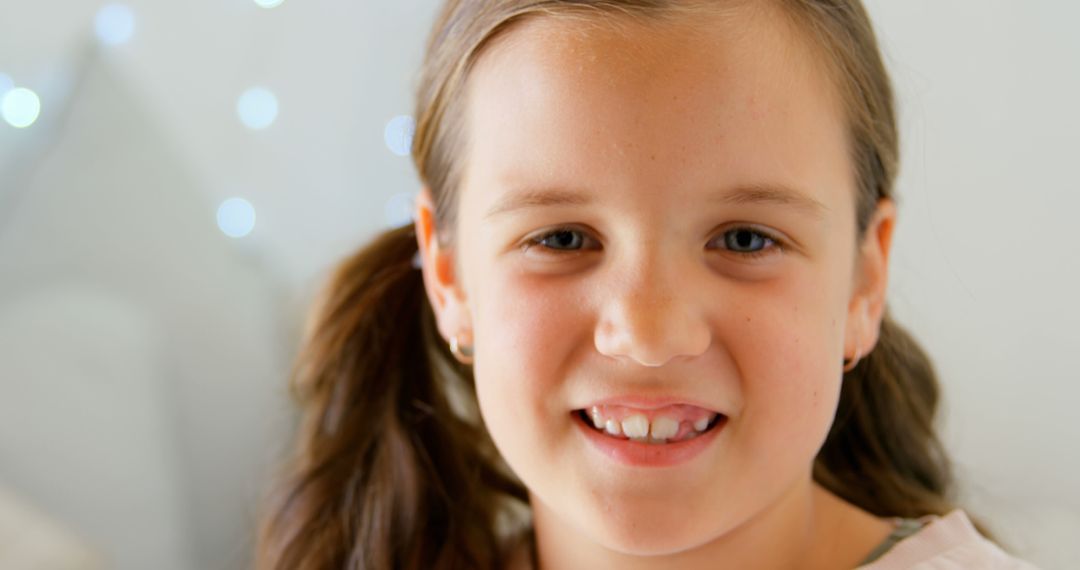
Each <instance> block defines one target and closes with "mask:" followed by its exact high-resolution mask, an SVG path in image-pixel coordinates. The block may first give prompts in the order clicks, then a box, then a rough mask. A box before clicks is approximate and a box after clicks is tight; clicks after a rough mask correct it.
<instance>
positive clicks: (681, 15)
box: [258, 0, 1030, 570]
mask: <svg viewBox="0 0 1080 570" xmlns="http://www.w3.org/2000/svg"><path fill="white" fill-rule="evenodd" d="M418 99H419V100H418V106H417V111H416V117H417V130H416V134H415V137H414V141H413V156H414V158H415V161H416V166H417V169H418V171H419V174H420V178H421V180H422V182H423V189H422V191H421V192H420V195H419V198H418V200H417V208H416V216H415V224H414V225H412V226H408V227H403V228H399V229H395V230H391V231H388V232H386V233H384V234H383V235H381V236H379V237H378V239H376V240H374V242H373V243H372V244H370V245H369V246H368V247H366V248H365V249H363V250H362V251H360V252H358V253H357V254H356V255H354V256H353V257H352V258H350V259H348V260H346V261H345V263H344V264H342V265H341V267H340V268H339V269H338V270H337V272H336V274H335V275H334V277H333V279H332V280H331V282H330V285H329V287H328V288H327V289H326V291H325V293H324V295H323V296H322V298H321V300H320V303H319V306H318V310H317V311H316V312H315V317H314V319H313V320H312V322H311V325H310V327H309V330H308V333H307V340H306V347H305V351H304V352H303V354H302V356H301V358H300V360H299V361H298V363H297V367H296V370H295V385H294V388H295V389H296V396H297V397H298V399H299V401H300V402H301V404H302V406H303V411H304V416H303V425H302V427H301V430H300V435H299V440H298V449H297V453H296V457H295V459H294V461H293V462H292V463H291V465H290V469H289V470H288V471H287V477H286V478H285V479H284V481H283V482H282V484H281V486H280V489H279V493H278V494H277V496H276V500H275V502H274V503H273V505H272V508H271V509H270V510H269V512H268V514H267V516H266V517H265V521H264V523H265V524H264V527H263V529H262V534H261V542H260V545H259V553H258V554H259V565H260V567H263V568H275V569H276V568H281V569H285V568H288V569H298V568H299V569H307V568H345V567H349V568H387V569H389V568H424V569H427V568H530V567H531V568H542V569H545V570H547V569H571V568H589V569H595V568H620V569H627V568H663V569H682V568H739V569H742V568H755V569H758V568H761V569H773V568H775V569H781V568H783V569H787V568H792V569H841V568H855V567H864V568H872V569H893V568H909V567H915V566H917V565H918V567H919V568H1024V567H1030V566H1029V565H1026V564H1025V563H1023V562H1021V561H1019V560H1016V559H1014V558H1012V557H1010V556H1009V555H1007V554H1005V553H1004V552H1003V551H1002V550H1001V549H1000V548H999V547H997V546H996V545H995V544H994V543H993V542H991V541H990V540H989V539H987V538H983V536H980V534H979V533H978V532H976V528H980V529H981V526H978V525H973V523H972V522H971V521H970V519H969V518H968V517H967V515H966V514H965V512H964V511H962V510H959V509H956V508H955V507H954V505H953V503H952V499H951V497H952V496H953V495H952V493H953V480H952V476H951V473H950V469H949V463H948V460H947V458H946V456H945V453H944V451H943V449H942V446H941V444H940V442H939V440H938V439H937V436H936V435H935V431H934V427H933V420H934V413H935V410H936V408H937V401H938V383H937V380H936V378H935V375H934V372H933V369H932V367H931V364H930V362H929V361H928V359H927V357H926V355H925V354H924V353H923V351H922V350H921V349H920V348H919V347H918V345H917V344H916V343H915V342H914V341H913V340H912V339H911V337H910V336H909V335H908V334H907V333H906V332H905V331H904V330H903V329H902V328H901V327H900V326H899V325H897V324H896V323H895V322H894V321H892V320H891V319H890V317H889V313H888V310H887V307H886V289H887V282H888V259H889V252H890V247H891V238H892V233H893V228H894V226H895V223H896V216H897V212H896V206H895V204H894V197H893V181H894V179H895V176H896V171H897V132H896V121H895V118H894V112H893V98H892V92H891V87H890V84H889V80H888V77H887V75H886V72H885V69H884V67H883V65H882V62H881V59H880V55H879V53H878V48H877V44H876V40H875V38H874V34H873V31H872V29H871V26H870V22H869V21H868V19H867V15H866V12H865V10H864V9H863V7H862V6H861V4H860V3H859V2H858V0H846V1H845V0H774V1H766V0H757V1H750V0H745V1H733V0H713V1H677V0H633V1H630V0H623V1H616V0H595V1H586V0H450V1H449V2H448V3H447V5H446V6H445V8H444V9H443V11H442V12H441V15H440V16H439V18H438V20H437V22H436V24H435V28H434V30H433V33H432V35H431V39H430V42H429V45H428V51H427V56H426V60H425V65H424V69H423V74H422V77H421V82H420V85H419V93H418ZM983 534H986V533H985V532H984V533H983Z"/></svg>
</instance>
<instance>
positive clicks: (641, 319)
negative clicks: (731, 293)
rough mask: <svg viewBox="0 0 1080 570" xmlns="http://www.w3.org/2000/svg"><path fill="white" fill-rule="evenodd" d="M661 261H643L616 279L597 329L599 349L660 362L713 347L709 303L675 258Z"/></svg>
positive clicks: (646, 362)
mask: <svg viewBox="0 0 1080 570" xmlns="http://www.w3.org/2000/svg"><path fill="white" fill-rule="evenodd" d="M661 265H664V264H656V263H653V264H650V265H648V266H641V265H639V266H638V269H637V270H635V271H633V272H632V273H633V274H632V275H630V276H629V277H620V278H617V279H613V281H615V282H617V283H618V285H617V286H614V287H612V288H610V290H609V291H610V294H609V295H608V296H607V297H606V298H605V299H604V300H603V302H602V307H603V310H602V311H601V316H600V319H599V321H598V322H597V326H596V331H595V343H596V349H597V350H598V351H599V352H600V353H601V354H604V355H607V356H611V357H615V358H630V359H633V360H634V361H637V362H638V363H640V364H642V365H644V366H651V367H657V366H663V365H664V364H666V363H667V362H668V361H670V360H672V359H674V358H679V357H694V356H697V355H700V354H702V353H703V352H705V350H706V349H707V348H708V347H709V344H710V343H711V342H712V335H711V333H710V331H709V327H708V321H707V319H706V311H705V307H704V306H703V304H702V303H701V302H698V301H697V300H696V299H695V296H694V295H695V294H694V290H693V288H692V287H691V286H690V285H689V284H687V283H686V280H685V279H682V280H680V278H679V273H680V272H679V271H678V270H677V268H676V267H675V264H674V263H669V264H666V265H667V266H668V267H661ZM683 274H684V275H685V273H683ZM680 282H682V285H680Z"/></svg>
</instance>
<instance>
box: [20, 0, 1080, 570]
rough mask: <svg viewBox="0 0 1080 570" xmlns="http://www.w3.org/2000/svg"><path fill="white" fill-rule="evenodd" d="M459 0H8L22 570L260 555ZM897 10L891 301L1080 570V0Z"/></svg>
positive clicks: (394, 201)
mask: <svg viewBox="0 0 1080 570" xmlns="http://www.w3.org/2000/svg"><path fill="white" fill-rule="evenodd" d="M437 4H438V3H437V2H436V1H435V0H403V1H400V2H397V1H395V2H384V1H379V2H376V1H369V0H360V1H352V2H344V1H329V0H323V1H315V2H313V1H300V0H285V1H284V2H281V1H280V0H260V2H254V1H253V0H212V1H209V0H192V1H189V2H161V1H152V0H126V1H125V2H123V3H107V2H100V1H90V0H0V103H2V104H0V111H2V113H0V118H2V119H3V120H0V568H31V567H34V568H37V567H48V568H119V569H136V568H164V569H188V568H192V569H194V568H198V569H219V568H220V569H225V568H242V567H246V566H247V565H249V564H250V551H251V545H252V542H253V528H254V521H255V516H256V503H257V500H258V498H259V497H260V495H261V493H262V492H263V490H264V488H265V485H266V481H267V476H268V473H269V469H270V466H272V465H274V464H275V462H276V460H277V458H278V457H279V456H280V454H281V453H282V452H283V451H284V450H285V449H286V448H287V446H288V443H289V437H290V435H291V428H292V421H293V419H294V418H293V415H292V410H291V408H290V407H289V402H288V399H287V396H286V384H285V383H286V378H287V375H288V367H289V365H290V364H291V361H292V358H293V357H294V355H295V351H296V348H297V342H298V338H299V328H300V325H301V321H302V318H303V315H304V311H305V310H306V307H307V305H308V303H309V302H310V300H311V297H312V295H313V293H314V292H315V290H316V288H317V287H318V285H319V284H320V283H321V281H322V279H324V278H325V277H326V275H327V272H328V271H329V269H330V268H331V267H332V265H333V264H334V263H335V261H336V260H337V259H339V258H340V257H341V256H343V255H345V254H346V253H348V252H349V251H351V250H352V249H354V248H356V247H358V246H359V245H360V244H361V243H362V242H364V241H365V240H366V239H368V238H370V237H371V236H372V235H373V234H374V233H376V232H378V231H381V230H383V229H385V228H388V227H391V226H396V225H400V224H403V223H408V222H409V211H410V210H409V209H410V207H411V200H412V197H413V195H414V194H415V193H416V191H417V190H418V186H417V178H416V175H415V174H414V172H413V170H412V166H411V162H410V160H409V158H408V156H407V153H408V150H407V149H408V145H409V140H410V136H411V130H410V129H411V122H410V121H411V119H410V118H409V117H408V115H409V114H410V113H411V112H412V88H413V86H414V82H415V77H416V71H417V69H418V66H419V63H420V56H421V52H422V47H423V43H424V40H425V37H426V32H427V30H428V28H429V26H430V25H431V22H432V20H433V17H434V14H435V10H436V7H437ZM867 5H868V7H869V9H870V11H871V15H872V17H873V18H874V19H875V24H876V26H877V28H878V31H879V35H880V40H881V43H882V47H883V50H884V52H885V54H886V59H887V63H888V65H889V67H890V69H891V71H892V73H893V79H894V81H895V83H896V88H897V92H898V97H899V106H900V113H901V128H902V135H903V141H904V145H903V153H904V155H903V172H902V175H901V179H900V182H899V192H900V200H901V203H900V218H899V224H898V228H897V231H896V236H895V242H894V243H895V245H894V256H893V259H892V268H893V269H892V274H891V280H892V281H891V284H890V302H891V304H892V306H893V310H894V312H895V313H896V315H897V317H898V319H899V320H900V321H901V322H903V323H905V324H907V325H908V326H909V328H911V329H912V330H913V332H914V333H915V334H916V336H917V337H918V338H919V339H920V340H921V341H922V343H923V344H924V346H925V347H926V348H927V350H928V351H929V353H930V354H931V356H932V357H933V358H934V360H935V362H936V364H937V366H938V370H939V373H940V375H941V378H942V380H943V383H944V392H945V394H944V397H945V404H944V410H943V415H944V417H943V418H942V427H943V433H944V435H945V440H946V443H947V445H948V447H949V449H950V450H951V452H952V453H953V455H954V457H955V460H956V464H957V469H958V474H959V475H960V477H961V480H962V483H963V484H964V491H963V492H964V494H963V498H964V499H965V500H966V506H967V507H968V508H969V510H971V511H973V512H975V513H977V514H980V515H982V516H983V517H984V518H985V519H986V520H988V521H989V522H990V523H991V527H992V528H993V529H994V530H996V531H997V532H998V534H999V535H1001V537H1002V538H1003V539H1005V541H1006V542H1007V543H1008V544H1009V545H1010V546H1011V547H1012V548H1013V550H1015V551H1016V552H1017V553H1019V554H1021V555H1023V556H1026V557H1027V558H1029V559H1031V560H1033V561H1035V562H1037V563H1039V564H1040V565H1042V566H1043V567H1045V568H1062V569H1064V568H1076V567H1080V542H1078V541H1077V540H1076V537H1078V536H1080V486H1077V485H1076V483H1075V482H1076V481H1077V480H1080V424H1077V422H1075V421H1074V418H1075V409H1076V407H1077V404H1078V403H1080V372H1078V371H1077V366H1076V361H1075V355H1076V354H1077V352H1080V332H1078V331H1080V301H1078V299H1077V297H1076V295H1077V291H1078V290H1080V245H1078V244H1080V238H1078V237H1077V235H1075V234H1073V233H1072V230H1073V229H1075V228H1076V227H1077V223H1076V219H1077V214H1076V212H1078V211H1080V183H1078V182H1077V177H1076V176H1075V175H1074V171H1075V165H1076V162H1077V160H1078V159H1080V111H1078V110H1077V106H1076V101H1080V36H1077V35H1076V33H1075V30H1074V26H1075V23H1076V22H1078V21H1080V4H1078V3H1074V2H1066V1H1064V0H1058V1H1054V0H1037V1H1031V2H1023V3H1021V2H1011V1H1006V0H984V1H976V0H967V1H963V2H961V1H951V0H949V1H946V0H909V1H905V2H890V1H887V0H872V1H868V3H867ZM34 561H36V562H34Z"/></svg>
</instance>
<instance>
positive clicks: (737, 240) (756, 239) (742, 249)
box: [723, 228, 782, 258]
mask: <svg viewBox="0 0 1080 570" xmlns="http://www.w3.org/2000/svg"><path fill="white" fill-rule="evenodd" d="M723 237H724V247H725V248H727V249H729V250H731V251H732V252H734V253H737V254H739V255H742V256H744V257H750V258H756V257H761V256H764V255H769V252H770V250H771V249H772V248H769V247H768V246H769V244H770V243H771V244H773V248H777V249H782V248H781V247H780V243H779V242H778V241H777V240H774V239H773V238H771V237H769V236H768V235H766V234H763V233H761V232H758V231H755V230H752V229H750V228H735V229H731V230H728V231H726V232H724V236H723ZM758 245H760V246H761V247H758ZM747 249H749V251H747Z"/></svg>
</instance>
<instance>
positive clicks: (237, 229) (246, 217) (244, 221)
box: [217, 198, 255, 238]
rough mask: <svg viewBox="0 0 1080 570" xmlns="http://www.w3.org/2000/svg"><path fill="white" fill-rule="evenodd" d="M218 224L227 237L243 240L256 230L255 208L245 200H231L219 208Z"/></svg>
mask: <svg viewBox="0 0 1080 570" xmlns="http://www.w3.org/2000/svg"><path fill="white" fill-rule="evenodd" d="M217 223H218V227H219V228H221V231H222V233H224V234H225V235H227V236H229V237H231V238H242V237H244V236H246V235H248V234H250V233H251V230H253V229H255V207H254V206H252V205H251V202H248V201H247V200H245V199H243V198H229V199H228V200H225V201H224V202H222V203H221V205H220V206H218V210H217Z"/></svg>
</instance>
